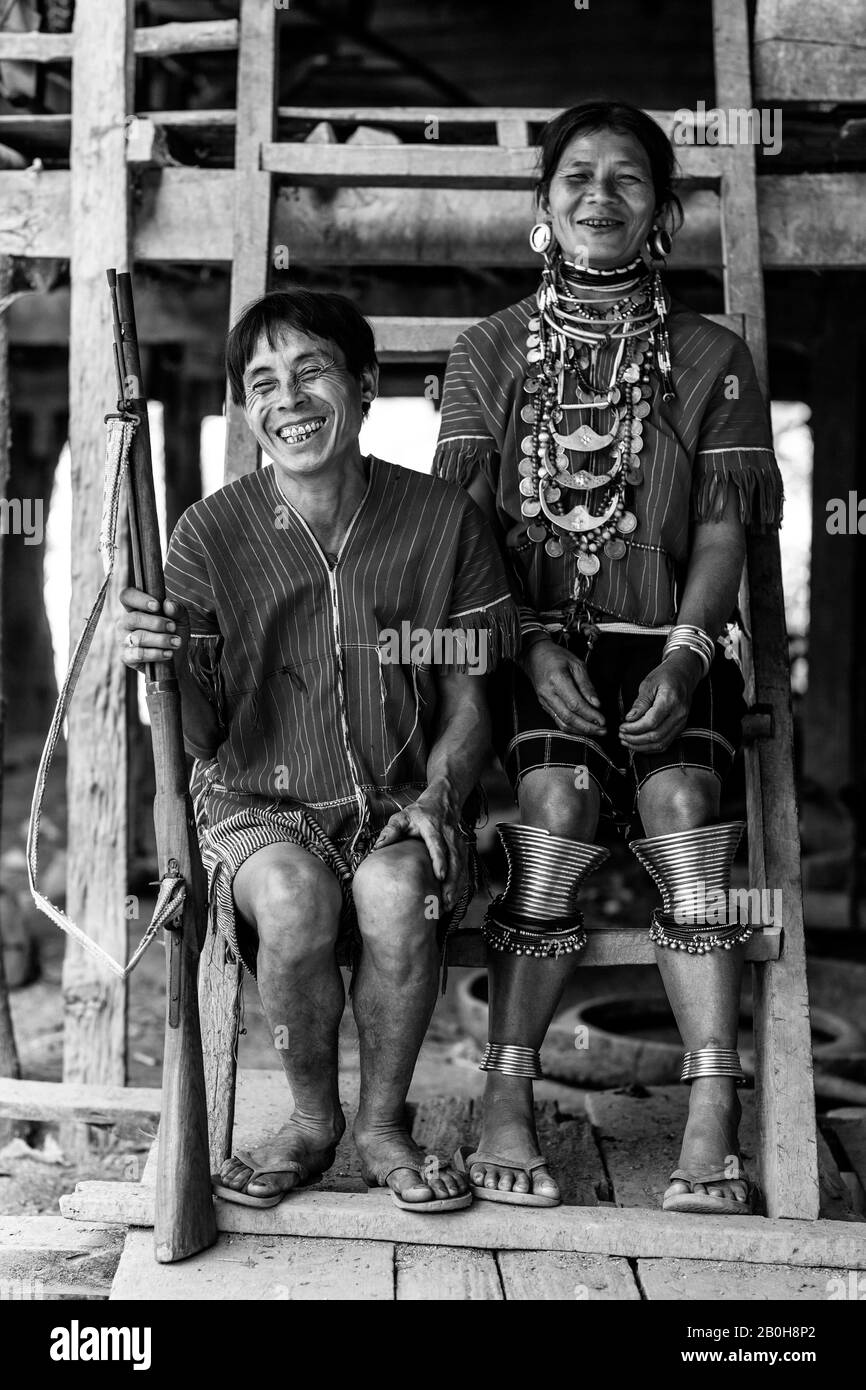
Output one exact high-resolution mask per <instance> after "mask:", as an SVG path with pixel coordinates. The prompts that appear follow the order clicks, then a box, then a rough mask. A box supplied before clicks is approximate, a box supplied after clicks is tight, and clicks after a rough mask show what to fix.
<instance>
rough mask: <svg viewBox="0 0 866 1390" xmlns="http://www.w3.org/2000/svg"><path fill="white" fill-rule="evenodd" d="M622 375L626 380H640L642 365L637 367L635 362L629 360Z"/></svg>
mask: <svg viewBox="0 0 866 1390" xmlns="http://www.w3.org/2000/svg"><path fill="white" fill-rule="evenodd" d="M622 375H623V380H624V381H630V382H634V381H640V367H636V366H635V364H634V362H629V364H628V366H627V367H626V369H625V371H624V372H623V374H622Z"/></svg>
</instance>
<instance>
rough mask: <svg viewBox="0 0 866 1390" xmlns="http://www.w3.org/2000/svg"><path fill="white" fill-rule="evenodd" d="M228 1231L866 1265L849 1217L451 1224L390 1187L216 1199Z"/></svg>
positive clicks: (92, 1208)
mask: <svg viewBox="0 0 866 1390" xmlns="http://www.w3.org/2000/svg"><path fill="white" fill-rule="evenodd" d="M60 1210H61V1211H62V1213H63V1215H64V1216H67V1217H70V1218H71V1219H72V1220H74V1221H122V1222H124V1223H126V1224H129V1225H132V1226H150V1225H153V1189H152V1188H151V1187H148V1186H145V1185H144V1184H143V1183H111V1182H84V1183H79V1184H78V1186H77V1187H76V1189H75V1191H74V1192H70V1193H67V1194H65V1195H64V1196H62V1197H61V1198H60ZM216 1212H217V1226H218V1228H219V1230H221V1231H232V1232H237V1233H240V1234H248V1235H271V1236H277V1235H286V1236H315V1237H319V1238H323V1239H332V1240H333V1239H336V1240H339V1239H342V1240H347V1239H352V1240H379V1241H386V1242H391V1241H397V1242H400V1243H405V1244H412V1245H415V1244H422V1245H423V1244H430V1245H451V1246H455V1247H457V1248H459V1249H465V1248H467V1247H468V1248H470V1249H476V1250H576V1251H583V1252H584V1253H585V1254H590V1255H615V1256H625V1257H627V1258H632V1259H634V1258H642V1257H647V1258H650V1257H673V1258H683V1259H697V1260H720V1261H724V1260H732V1261H737V1262H740V1261H742V1262H745V1263H747V1264H756V1265H766V1264H784V1265H791V1266H794V1267H796V1268H802V1267H804V1266H807V1267H808V1266H816V1265H826V1266H828V1267H830V1268H836V1269H866V1226H864V1225H862V1224H860V1223H857V1222H850V1221H815V1222H807V1221H770V1220H768V1219H767V1218H766V1217H760V1216H684V1215H683V1214H682V1213H681V1212H664V1211H647V1210H644V1209H643V1208H641V1207H601V1206H598V1207H578V1206H561V1207H553V1208H549V1209H547V1210H545V1211H532V1210H531V1209H529V1208H527V1209H525V1210H523V1211H521V1213H520V1216H521V1219H520V1221H515V1220H514V1215H513V1211H511V1210H509V1208H507V1207H499V1208H497V1207H495V1206H494V1205H493V1204H492V1203H489V1202H476V1203H474V1205H473V1206H471V1207H469V1208H468V1209H467V1210H466V1211H456V1212H452V1213H450V1214H449V1217H448V1220H447V1221H430V1220H428V1219H426V1218H425V1217H421V1216H412V1215H411V1214H410V1213H408V1212H405V1211H397V1210H396V1208H395V1207H394V1204H393V1203H392V1201H391V1200H390V1198H389V1196H388V1195H387V1194H386V1193H383V1192H369V1193H356V1192H297V1193H294V1194H293V1195H292V1200H291V1201H290V1202H281V1203H280V1205H279V1206H277V1207H271V1208H269V1209H266V1210H264V1211H262V1210H257V1209H256V1208H254V1207H242V1206H238V1205H237V1204H236V1203H234V1202H225V1201H222V1200H220V1199H217V1202H216Z"/></svg>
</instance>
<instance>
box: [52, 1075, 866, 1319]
mask: <svg viewBox="0 0 866 1390" xmlns="http://www.w3.org/2000/svg"><path fill="white" fill-rule="evenodd" d="M574 1096H575V1099H574V1113H568V1111H567V1109H566V1106H567V1104H568V1101H564V1100H560V1101H558V1102H555V1101H546V1102H544V1103H542V1104H541V1105H539V1106H538V1107H537V1117H538V1126H539V1133H540V1137H541V1140H542V1145H543V1147H544V1149H545V1151H546V1153H547V1154H548V1155H549V1157H550V1160H551V1163H552V1165H553V1166H554V1168H555V1171H556V1172H557V1175H558V1177H559V1180H560V1182H561V1185H562V1188H563V1197H564V1207H563V1208H561V1209H560V1213H561V1215H562V1216H564V1217H565V1216H567V1213H568V1211H569V1210H570V1211H572V1212H574V1210H575V1208H583V1209H586V1211H587V1217H589V1209H592V1210H593V1211H594V1213H595V1214H596V1215H597V1216H598V1217H601V1216H603V1217H604V1218H605V1221H604V1222H603V1223H602V1225H603V1226H604V1225H606V1224H607V1222H608V1221H609V1220H613V1219H614V1216H615V1213H614V1211H613V1206H614V1205H615V1206H618V1207H620V1208H631V1209H632V1210H633V1213H634V1214H633V1216H630V1220H631V1222H632V1223H633V1225H634V1229H635V1231H638V1227H640V1231H639V1236H640V1239H639V1240H637V1242H636V1247H635V1254H634V1255H633V1256H632V1257H629V1254H628V1250H627V1249H626V1250H624V1251H622V1252H621V1253H616V1254H609V1253H608V1254H590V1253H577V1252H575V1251H573V1250H569V1249H553V1248H548V1249H543V1250H537V1249H517V1248H515V1249H509V1248H505V1247H507V1245H508V1240H509V1238H510V1236H509V1233H511V1232H513V1238H514V1240H515V1245H517V1244H522V1243H523V1242H524V1241H525V1240H526V1233H527V1231H528V1230H529V1229H530V1227H531V1226H532V1228H533V1229H535V1230H539V1231H541V1230H542V1227H541V1221H542V1220H544V1219H545V1218H547V1220H546V1223H545V1224H546V1225H550V1224H551V1223H552V1222H553V1219H554V1216H555V1214H554V1213H550V1214H548V1213H544V1212H541V1213H539V1212H534V1213H527V1212H525V1211H521V1210H520V1209H511V1208H506V1207H502V1206H496V1207H493V1205H492V1204H490V1203H476V1204H475V1208H474V1209H473V1211H472V1212H471V1213H467V1214H465V1215H467V1216H468V1215H471V1216H472V1218H473V1220H474V1225H473V1230H474V1229H477V1230H478V1233H479V1234H478V1237H477V1239H478V1241H479V1245H480V1244H481V1242H485V1243H486V1246H487V1248H474V1247H473V1245H472V1243H471V1239H470V1240H469V1241H467V1239H466V1234H465V1231H463V1230H461V1233H460V1234H459V1235H458V1233H457V1224H456V1223H458V1222H462V1221H463V1220H464V1219H465V1218H464V1214H457V1215H455V1216H453V1217H448V1218H436V1217H427V1218H422V1217H411V1216H408V1217H405V1219H404V1216H403V1214H402V1213H397V1212H396V1210H395V1209H393V1208H392V1206H391V1204H390V1203H389V1202H388V1201H387V1199H386V1196H385V1194H384V1193H381V1194H378V1195H376V1194H369V1196H365V1197H363V1198H362V1197H361V1195H360V1194H361V1193H365V1192H366V1188H365V1187H364V1184H363V1182H362V1181H361V1179H360V1166H359V1163H358V1158H357V1154H356V1153H355V1151H354V1146H353V1145H352V1143H351V1141H350V1140H348V1139H345V1140H344V1141H343V1143H342V1144H341V1145H340V1148H339V1150H338V1153H337V1160H336V1162H335V1164H334V1167H333V1169H332V1170H331V1172H330V1173H329V1174H327V1175H326V1177H325V1179H324V1180H323V1181H322V1183H321V1184H319V1185H317V1187H316V1188H315V1189H313V1193H315V1192H316V1191H319V1192H321V1193H322V1199H326V1198H327V1197H330V1196H333V1198H334V1200H335V1201H344V1202H349V1203H352V1204H355V1203H357V1202H359V1201H362V1202H363V1205H364V1208H365V1209H366V1207H367V1203H370V1204H371V1205H370V1211H371V1213H372V1211H373V1210H374V1205H373V1204H375V1210H376V1211H377V1212H380V1213H381V1218H380V1219H379V1220H378V1221H376V1222H374V1223H372V1234H373V1236H374V1237H375V1236H376V1233H377V1231H378V1230H381V1233H382V1237H383V1238H381V1239H379V1238H372V1239H371V1238H359V1239H347V1238H345V1235H344V1233H343V1232H342V1231H341V1232H340V1233H339V1234H338V1233H337V1231H336V1229H335V1224H334V1220H333V1217H332V1218H331V1220H330V1221H329V1220H327V1219H326V1218H325V1217H324V1216H323V1224H322V1226H321V1230H322V1232H323V1235H322V1236H321V1237H319V1236H317V1237H316V1238H313V1237H312V1236H311V1235H310V1234H309V1233H305V1234H275V1233H274V1232H273V1231H270V1232H259V1231H255V1230H254V1231H247V1232H243V1233H239V1232H232V1231H226V1230H223V1231H221V1233H220V1237H219V1241H218V1243H217V1245H216V1246H215V1247H214V1248H213V1249H212V1250H209V1251H206V1252H204V1253H203V1254H202V1255H201V1256H198V1257H196V1258H194V1259H192V1260H188V1261H185V1262H183V1263H182V1264H179V1265H173V1266H166V1265H157V1264H156V1263H155V1261H154V1259H153V1247H152V1239H153V1238H152V1232H151V1231H150V1230H144V1229H132V1230H130V1232H129V1234H128V1236H127V1239H126V1243H125V1247H124V1250H123V1254H122V1256H121V1259H120V1264H119V1267H118V1271H117V1275H116V1277H115V1280H114V1284H113V1286H112V1292H111V1297H112V1298H114V1299H122V1298H134V1299H137V1300H141V1299H158V1300H166V1299H179V1300H185V1299H195V1298H202V1299H209V1300H223V1299H224V1300H228V1299H230V1298H232V1299H237V1298H256V1299H265V1300H281V1299H287V1300H295V1299H306V1300H309V1299H315V1300H352V1301H357V1300H359V1301H366V1300H369V1301H378V1302H382V1301H394V1300H397V1301H406V1300H411V1301H432V1300H436V1301H449V1300H450V1301H455V1300H464V1301H465V1300H480V1301H492V1302H501V1301H503V1300H520V1301H547V1300H555V1301H561V1300H566V1299H568V1300H573V1301H583V1300H587V1301H589V1300H594V1299H601V1300H615V1301H630V1300H631V1301H636V1300H640V1299H645V1300H646V1299H649V1300H667V1299H670V1300H675V1301H687V1300H696V1299H706V1298H713V1299H718V1298H724V1299H743V1300H765V1299H783V1300H792V1301H797V1300H810V1299H815V1298H826V1297H828V1296H829V1294H828V1291H829V1289H830V1288H831V1287H832V1285H831V1282H830V1281H831V1280H833V1279H834V1277H835V1278H838V1271H839V1270H840V1269H843V1268H844V1269H845V1270H847V1269H848V1268H849V1262H850V1261H851V1259H852V1257H857V1263H858V1265H862V1264H866V1227H864V1226H863V1225H862V1224H861V1225H843V1224H842V1222H850V1221H852V1216H853V1213H852V1212H851V1210H850V1198H849V1195H848V1193H847V1189H845V1187H844V1184H842V1183H841V1182H840V1181H839V1179H838V1173H836V1174H835V1176H834V1171H833V1170H834V1165H833V1161H832V1158H831V1157H830V1154H829V1151H828V1150H826V1146H825V1148H824V1150H823V1151H822V1157H823V1163H824V1167H825V1179H824V1183H823V1187H822V1198H823V1201H824V1209H823V1212H822V1215H824V1216H826V1217H827V1218H832V1221H831V1222H830V1223H829V1224H828V1223H827V1222H825V1221H823V1220H822V1221H821V1222H819V1223H817V1226H812V1225H811V1223H800V1222H797V1223H792V1222H787V1223H782V1222H774V1223H770V1222H766V1223H765V1225H759V1226H758V1227H756V1226H755V1225H754V1223H753V1222H751V1221H750V1219H749V1218H728V1219H727V1220H726V1219H725V1218H721V1217H717V1218H714V1219H713V1220H712V1224H708V1223H706V1222H703V1221H702V1220H701V1218H688V1217H683V1218H679V1220H680V1222H681V1223H686V1224H683V1225H682V1230H683V1233H684V1234H685V1232H686V1229H687V1225H688V1223H692V1226H691V1229H692V1230H693V1231H695V1232H697V1233H698V1234H699V1235H701V1237H702V1238H703V1235H704V1233H705V1234H706V1240H707V1251H706V1253H704V1251H703V1250H702V1251H701V1253H702V1258H700V1259H691V1258H683V1257H679V1256H677V1257H672V1256H667V1257H660V1258H655V1257H653V1255H652V1254H651V1253H647V1252H648V1251H652V1250H654V1249H655V1248H656V1247H655V1245H654V1243H653V1235H652V1232H653V1230H654V1229H655V1227H656V1226H658V1227H659V1229H661V1223H660V1222H659V1220H658V1218H659V1216H660V1213H659V1212H658V1205H659V1200H660V1197H661V1193H662V1191H663V1189H664V1186H665V1185H666V1180H667V1175H668V1173H669V1172H670V1170H671V1168H672V1167H673V1165H674V1162H675V1160H676V1157H677V1150H678V1146H679V1138H680V1134H681V1131H682V1124H683V1121H684V1117H685V1108H686V1105H687V1101H688V1096H687V1093H686V1091H685V1088H679V1087H671V1088H657V1089H654V1090H653V1091H652V1092H643V1093H641V1092H638V1093H636V1094H635V1093H620V1094H617V1093H614V1092H594V1093H589V1094H588V1095H587V1096H586V1097H584V1095H583V1094H582V1093H581V1092H575V1093H574ZM751 1100H752V1097H751V1095H750V1094H749V1093H746V1094H745V1096H744V1121H743V1128H742V1140H743V1153H744V1157H745V1159H746V1162H747V1166H748V1165H749V1160H750V1158H751V1156H752V1154H753V1151H754V1125H753V1118H752V1105H751ZM285 1114H286V1107H285V1082H284V1080H283V1078H282V1076H281V1075H278V1074H276V1073H267V1072H246V1073H243V1072H242V1073H241V1080H240V1085H239V1088H238V1118H237V1143H238V1145H239V1146H240V1147H244V1146H246V1145H247V1144H250V1143H253V1142H255V1141H259V1142H260V1141H261V1139H262V1137H263V1136H265V1135H267V1134H268V1133H269V1132H273V1131H275V1130H276V1129H277V1128H278V1127H279V1125H280V1123H282V1122H284V1120H285ZM349 1119H350V1120H351V1116H349ZM413 1122H414V1127H413V1132H414V1135H415V1138H416V1140H417V1141H418V1143H419V1144H420V1146H421V1147H422V1148H423V1149H424V1151H425V1153H435V1154H438V1155H439V1156H440V1157H443V1158H444V1157H447V1156H449V1155H450V1154H452V1153H453V1151H454V1149H455V1148H456V1147H457V1145H458V1144H461V1143H464V1144H465V1143H472V1142H473V1141H474V1140H475V1139H476V1137H477V1131H478V1124H479V1113H478V1108H477V1105H476V1103H475V1102H473V1101H471V1100H466V1099H462V1098H456V1097H436V1098H434V1099H425V1100H422V1101H420V1102H419V1104H418V1105H417V1106H415V1107H413ZM153 1178H154V1165H153V1162H152V1161H151V1162H149V1164H148V1167H147V1169H146V1172H145V1176H144V1179H143V1184H142V1186H143V1187H144V1188H145V1189H150V1188H151V1187H152V1184H153ZM106 1186H107V1185H105V1184H102V1185H100V1188H105V1187H106ZM127 1186H128V1185H127ZM85 1187H86V1185H85ZM91 1188H92V1190H93V1192H94V1197H93V1198H92V1199H89V1198H88V1196H87V1192H86V1190H85V1188H82V1194H81V1196H80V1197H79V1194H75V1198H77V1199H79V1210H86V1209H87V1203H88V1200H91V1201H92V1202H93V1203H94V1204H95V1205H96V1206H98V1205H99V1201H100V1200H102V1201H104V1200H105V1198H104V1194H103V1197H102V1198H100V1195H99V1193H98V1192H97V1190H96V1185H91ZM313 1193H311V1194H310V1197H307V1196H306V1195H304V1197H303V1198H299V1199H298V1202H297V1203H295V1204H293V1210H295V1211H297V1212H299V1211H300V1204H301V1202H302V1201H303V1203H305V1204H306V1203H308V1202H309V1201H310V1198H312V1197H313ZM343 1194H345V1195H343ZM67 1203H68V1205H67V1209H70V1210H71V1209H74V1208H75V1199H67ZM846 1203H847V1205H846ZM290 1205H292V1204H291V1203H290V1201H287V1202H284V1203H283V1204H282V1205H281V1206H280V1207H279V1208H275V1209H273V1211H274V1212H280V1213H283V1214H284V1216H285V1217H287V1216H288V1212H289V1207H290ZM140 1209H141V1210H144V1206H143V1205H142V1204H140ZM323 1211H324V1208H323ZM239 1212H240V1213H244V1214H245V1215H246V1209H242V1208H237V1207H234V1208H232V1209H231V1214H232V1215H234V1214H235V1213H239ZM575 1215H576V1213H575ZM253 1216H254V1217H255V1218H259V1219H265V1218H268V1217H270V1216H271V1213H253ZM623 1217H624V1218H625V1212H624V1213H623ZM494 1218H495V1223H496V1224H497V1233H495V1234H491V1233H492V1232H493V1225H492V1224H491V1221H492V1220H493V1219H494ZM445 1221H450V1222H452V1223H455V1224H452V1225H450V1226H449V1227H448V1228H446V1226H445V1225H444V1222H445ZM670 1221H671V1218H667V1223H668V1225H669V1224H670ZM754 1221H756V1222H759V1223H760V1222H761V1221H762V1219H761V1218H755V1219H754ZM731 1222H733V1223H734V1224H733V1225H732V1224H731ZM313 1224H314V1225H315V1223H313ZM590 1224H591V1223H590ZM254 1225H255V1223H254ZM643 1225H645V1226H646V1230H644V1229H643ZM370 1226H371V1223H369V1222H366V1223H361V1229H359V1235H360V1234H361V1231H362V1230H363V1229H368V1228H370ZM787 1227H797V1228H798V1230H800V1231H802V1232H803V1235H804V1236H806V1235H807V1234H808V1233H809V1232H811V1233H812V1234H813V1235H814V1236H815V1237H816V1238H817V1243H816V1245H815V1248H816V1249H819V1250H820V1251H821V1252H822V1253H821V1259H819V1260H818V1259H816V1261H815V1263H814V1264H811V1265H810V1264H805V1263H804V1262H803V1254H802V1251H801V1252H800V1253H799V1254H798V1255H797V1256H796V1259H795V1256H794V1255H793V1254H792V1255H791V1256H790V1259H791V1263H772V1262H768V1259H769V1260H772V1259H773V1258H774V1255H773V1254H772V1253H771V1250H773V1251H774V1250H775V1249H777V1248H778V1249H786V1248H791V1249H792V1250H793V1246H792V1245H791V1237H790V1235H788V1234H787ZM806 1227H809V1232H807V1230H806V1229H805V1228H806ZM783 1228H785V1229H783ZM304 1229H305V1230H306V1227H305V1228H304ZM404 1229H405V1235H404ZM679 1229H680V1228H679V1227H677V1230H679ZM756 1229H757V1230H765V1231H766V1242H767V1243H766V1251H765V1253H763V1254H762V1253H761V1251H760V1250H759V1249H757V1247H756V1246H755V1242H754V1240H753V1241H752V1245H751V1250H749V1242H748V1237H749V1235H750V1234H753V1233H754V1231H755V1230H756ZM448 1230H450V1231H452V1232H454V1236H453V1239H454V1241H455V1243H454V1244H449V1243H447V1242H446V1240H445V1239H443V1237H446V1236H447V1231H448ZM503 1230H504V1231H505V1232H506V1234H505V1236H504V1237H503V1234H502V1232H503ZM428 1231H429V1240H430V1243H425V1242H426V1241H427V1240H428V1235H427V1232H428ZM728 1232H729V1233H730V1240H728V1239H727V1235H726V1233H728ZM831 1232H833V1233H834V1234H833V1235H832V1236H831V1234H830V1233H831ZM325 1233H328V1234H327V1235H326V1234H325ZM839 1233H841V1234H839ZM822 1235H823V1239H822V1238H821V1237H822ZM401 1236H403V1239H401V1238H400V1237H401ZM602 1239H603V1233H602ZM773 1239H775V1240H776V1241H777V1244H776V1245H773V1244H772V1241H773ZM744 1241H745V1245H744V1244H743V1242H744ZM786 1242H787V1244H786ZM714 1243H715V1246H716V1248H717V1249H719V1250H720V1251H725V1252H726V1253H727V1258H726V1259H713V1258H712V1255H713V1253H714V1252H713V1249H712V1246H713V1244H714ZM685 1244H686V1245H687V1244H688V1241H686V1242H685ZM638 1247H639V1248H638ZM668 1248H670V1241H669V1240H668ZM738 1248H739V1249H741V1248H745V1249H746V1251H747V1254H746V1257H745V1259H741V1258H738V1257H737V1256H736V1254H735V1253H733V1252H734V1251H735V1250H736V1249H738ZM756 1250H757V1253H756ZM837 1252H838V1258H836V1254H837ZM858 1252H860V1253H859V1255H858ZM785 1258H786V1259H788V1258H789V1257H788V1256H787V1255H786V1256H785Z"/></svg>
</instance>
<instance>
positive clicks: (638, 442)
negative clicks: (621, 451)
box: [630, 435, 643, 454]
mask: <svg viewBox="0 0 866 1390" xmlns="http://www.w3.org/2000/svg"><path fill="white" fill-rule="evenodd" d="M630 448H631V451H632V453H633V454H639V453H640V451H641V449H642V448H643V440H642V439H641V438H640V436H639V435H638V436H636V437H635V438H634V439H632V441H631V445H630Z"/></svg>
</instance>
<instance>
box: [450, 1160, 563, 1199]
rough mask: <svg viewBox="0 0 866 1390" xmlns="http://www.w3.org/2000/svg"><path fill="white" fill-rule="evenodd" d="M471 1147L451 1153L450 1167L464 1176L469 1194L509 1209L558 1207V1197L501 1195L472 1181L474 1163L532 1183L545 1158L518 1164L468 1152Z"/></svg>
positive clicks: (504, 1193) (536, 1194)
mask: <svg viewBox="0 0 866 1390" xmlns="http://www.w3.org/2000/svg"><path fill="white" fill-rule="evenodd" d="M471 1147H472V1146H471V1144H464V1145H463V1147H462V1148H459V1149H457V1151H456V1152H455V1154H454V1167H455V1168H456V1169H457V1172H458V1173H466V1175H467V1176H468V1177H469V1181H470V1183H471V1184H472V1191H473V1192H474V1194H475V1196H476V1197H477V1198H478V1199H479V1201H481V1202H503V1203H505V1204H506V1205H507V1206H512V1207H558V1206H561V1205H562V1198H561V1197H545V1196H544V1194H543V1193H542V1192H502V1191H500V1189H499V1188H498V1187H483V1186H482V1185H481V1183H475V1182H472V1177H471V1171H472V1168H473V1166H474V1165H475V1164H476V1163H490V1164H492V1165H493V1166H494V1167H496V1168H511V1169H512V1170H513V1171H514V1172H515V1173H525V1174H526V1176H527V1178H528V1179H529V1182H530V1186H531V1184H532V1174H533V1173H534V1172H535V1170H536V1168H546V1167H547V1159H546V1158H533V1159H530V1161H529V1163H519V1162H518V1161H517V1160H516V1159H513V1158H499V1157H498V1156H497V1155H496V1154H483V1153H471V1152H470V1149H471Z"/></svg>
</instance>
